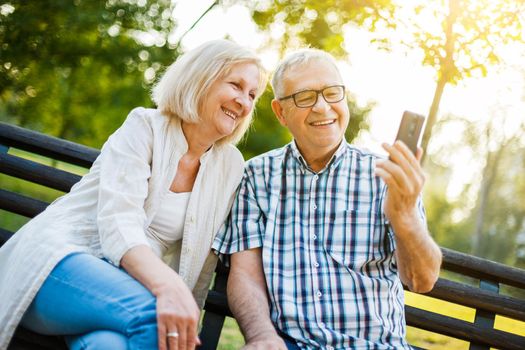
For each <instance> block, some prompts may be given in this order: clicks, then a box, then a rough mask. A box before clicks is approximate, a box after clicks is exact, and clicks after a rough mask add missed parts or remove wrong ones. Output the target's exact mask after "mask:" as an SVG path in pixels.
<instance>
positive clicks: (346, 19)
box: [243, 0, 395, 56]
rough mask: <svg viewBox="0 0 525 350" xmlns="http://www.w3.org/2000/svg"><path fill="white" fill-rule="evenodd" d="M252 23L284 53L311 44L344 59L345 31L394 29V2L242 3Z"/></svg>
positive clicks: (313, 0)
mask: <svg viewBox="0 0 525 350" xmlns="http://www.w3.org/2000/svg"><path fill="white" fill-rule="evenodd" d="M243 3H244V4H245V5H246V6H248V7H250V8H251V10H252V14H253V20H254V21H255V23H256V24H257V25H258V26H259V28H260V29H261V30H264V31H267V32H269V33H271V34H272V35H269V36H268V43H267V44H268V45H272V46H275V45H277V46H278V48H279V49H280V51H281V52H284V51H285V50H286V49H290V48H295V47H298V46H302V45H304V44H308V45H310V46H311V47H315V48H318V49H322V50H326V51H328V52H330V53H331V54H333V55H334V56H344V55H346V52H345V50H344V48H343V42H344V29H345V27H346V26H347V25H349V24H353V25H357V26H359V27H363V28H366V29H370V30H372V31H373V30H375V29H376V28H377V27H381V28H395V21H394V16H393V13H394V10H395V7H394V4H393V2H392V1H391V0H273V1H243Z"/></svg>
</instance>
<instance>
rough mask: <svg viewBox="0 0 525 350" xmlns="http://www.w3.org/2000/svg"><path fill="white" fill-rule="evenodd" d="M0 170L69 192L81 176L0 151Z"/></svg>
mask: <svg viewBox="0 0 525 350" xmlns="http://www.w3.org/2000/svg"><path fill="white" fill-rule="evenodd" d="M0 172H1V173H3V174H6V175H9V176H13V177H16V178H19V179H23V180H27V181H31V182H33V183H36V184H39V185H43V186H46V187H49V188H53V189H55V190H59V191H62V192H69V190H70V189H71V187H72V186H73V185H74V184H76V183H77V182H78V181H79V180H80V178H81V177H80V176H79V175H75V174H71V173H69V172H67V171H64V170H60V169H56V168H53V167H50V166H47V165H43V164H39V163H35V162H32V161H30V160H27V159H24V158H20V157H17V156H13V155H10V154H5V153H0Z"/></svg>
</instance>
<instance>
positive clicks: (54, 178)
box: [0, 123, 525, 350]
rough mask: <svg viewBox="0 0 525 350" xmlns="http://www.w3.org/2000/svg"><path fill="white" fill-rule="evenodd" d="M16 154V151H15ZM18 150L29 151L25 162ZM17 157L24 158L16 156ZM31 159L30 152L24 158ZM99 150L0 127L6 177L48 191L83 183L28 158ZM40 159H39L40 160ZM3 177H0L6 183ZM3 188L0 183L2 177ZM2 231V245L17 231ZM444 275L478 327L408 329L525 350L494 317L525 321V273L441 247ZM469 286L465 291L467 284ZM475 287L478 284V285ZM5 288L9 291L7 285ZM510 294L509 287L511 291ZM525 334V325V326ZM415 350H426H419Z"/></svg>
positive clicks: (81, 161) (415, 319) (216, 304)
mask: <svg viewBox="0 0 525 350" xmlns="http://www.w3.org/2000/svg"><path fill="white" fill-rule="evenodd" d="M13 150H14V152H13ZM17 150H21V151H26V152H30V153H31V154H30V156H29V157H26V156H23V157H22V156H20V155H19V154H20V153H24V152H19V151H17ZM17 154H18V155H17ZM24 154H25V155H27V153H24ZM98 154H99V151H98V150H96V149H93V148H89V147H85V146H82V145H79V144H76V143H73V142H69V141H65V140H61V139H57V138H54V137H50V136H46V135H43V134H40V133H37V132H34V131H30V130H27V129H23V128H20V127H16V126H12V125H9V124H5V123H0V173H3V174H5V175H8V176H10V177H14V178H18V179H23V180H26V181H30V182H33V183H36V184H40V185H42V186H45V187H48V188H53V189H56V190H59V191H63V192H67V191H69V189H70V188H71V186H72V185H73V184H74V183H76V182H77V181H78V180H79V179H80V176H79V175H76V174H73V173H70V172H68V171H64V170H59V169H57V168H55V167H51V166H49V165H43V164H40V163H38V162H36V161H35V160H32V159H28V158H38V157H41V156H44V157H47V158H50V159H52V160H55V161H60V162H65V163H68V164H73V165H77V166H80V167H83V168H89V167H90V166H91V164H92V163H93V161H94V160H95V158H96V157H97V156H98ZM34 155H37V156H34ZM5 175H0V176H4V177H5ZM0 181H1V178H0ZM47 205H48V203H46V202H44V201H42V200H40V199H37V198H32V197H28V196H26V195H22V194H19V193H15V192H13V191H9V190H7V189H5V186H2V187H1V188H0V209H1V210H4V211H8V212H11V213H15V214H18V215H22V216H25V217H33V216H35V215H37V214H38V213H40V212H41V211H43V210H44V209H45V208H46V206H47ZM2 226H3V223H2V224H1V225H0V244H3V243H4V242H5V241H6V240H8V239H9V237H11V235H12V234H13V232H10V231H9V230H7V229H5V227H2ZM442 250H443V255H444V262H443V267H442V268H443V270H446V271H449V272H448V273H447V272H445V273H444V274H450V275H451V276H452V277H454V276H457V277H458V278H455V279H459V280H460V282H455V281H452V280H449V279H445V278H440V279H439V281H438V282H437V284H436V286H435V287H434V289H433V290H432V291H431V292H430V293H427V295H428V296H430V297H433V298H437V299H440V300H444V301H448V302H452V303H455V304H459V305H463V306H467V307H469V308H472V309H474V310H475V319H474V320H473V322H468V321H463V320H460V319H457V318H453V317H449V316H445V315H442V314H439V313H435V312H430V311H428V310H423V309H419V308H416V307H412V306H406V308H405V312H406V320H407V324H408V325H409V326H413V327H416V328H420V329H424V330H428V331H430V332H434V333H439V334H444V335H447V336H450V337H454V338H458V339H462V340H465V341H468V342H470V349H475V350H481V349H487V350H488V349H490V348H497V349H525V337H524V336H519V335H516V334H512V333H508V332H505V331H502V330H497V329H494V320H495V316H496V315H500V316H505V317H509V318H512V319H515V320H519V321H525V270H521V269H517V268H513V267H509V266H506V265H502V264H499V263H496V262H493V261H490V260H486V259H481V258H477V257H474V256H470V255H467V254H463V253H459V252H456V251H453V250H450V249H446V248H442ZM227 276H228V271H227V269H226V268H225V267H224V266H222V265H219V266H218V267H217V274H216V278H215V280H214V285H213V288H212V290H211V291H210V293H209V295H208V298H207V300H206V305H205V313H204V318H203V326H202V331H201V333H200V337H201V340H202V342H203V345H202V346H201V347H200V348H201V349H206V350H207V349H216V348H217V344H218V341H219V337H220V334H221V330H222V327H223V323H224V319H225V317H226V316H231V312H230V310H229V308H228V305H227V299H226V281H227ZM465 280H467V281H470V283H468V284H466V283H464V282H463V281H465ZM472 281H475V283H472ZM503 285H506V286H511V288H513V290H512V294H515V295H516V296H509V295H504V294H501V293H500V289H501V287H502V286H503ZM2 287H3V288H6V286H2ZM505 288H507V287H505ZM524 328H525V326H524ZM65 348H66V347H65V344H64V341H63V340H62V338H61V337H49V336H41V335H38V334H35V333H33V332H30V331H28V330H26V329H23V328H21V327H19V328H18V330H17V332H16V334H15V337H14V339H13V341H12V342H11V345H10V347H9V349H11V350H15V349H20V350H22V349H54V350H57V349H65ZM415 348H416V349H420V348H418V347H415Z"/></svg>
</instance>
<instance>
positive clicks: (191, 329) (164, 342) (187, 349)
mask: <svg viewBox="0 0 525 350" xmlns="http://www.w3.org/2000/svg"><path fill="white" fill-rule="evenodd" d="M120 264H121V266H122V267H123V268H124V269H125V270H126V271H127V272H128V273H129V274H130V275H131V276H133V277H134V278H135V279H137V280H138V281H139V282H140V283H142V284H143V285H144V286H145V287H146V288H148V290H149V291H150V292H151V293H152V294H153V295H154V296H155V297H156V299H157V328H158V337H159V338H158V342H159V349H160V350H191V349H195V346H196V345H200V341H199V338H198V337H197V326H198V324H199V314H200V311H199V307H198V306H197V303H196V302H195V299H194V298H193V295H192V293H191V291H190V289H189V288H188V286H186V284H185V283H184V281H183V280H182V278H181V277H180V276H179V275H178V274H177V273H176V272H175V271H174V270H173V269H171V268H170V267H169V266H168V265H166V264H165V263H164V262H163V261H162V260H161V259H160V258H159V257H158V256H156V255H155V253H153V251H152V250H151V248H150V247H148V246H145V245H139V246H136V247H133V248H131V249H130V250H129V251H128V252H126V254H124V256H123V257H122V259H121V262H120Z"/></svg>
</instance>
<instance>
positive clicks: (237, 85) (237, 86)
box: [230, 81, 240, 89]
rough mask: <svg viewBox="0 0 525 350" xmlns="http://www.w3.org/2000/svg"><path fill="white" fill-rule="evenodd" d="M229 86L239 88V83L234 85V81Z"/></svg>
mask: <svg viewBox="0 0 525 350" xmlns="http://www.w3.org/2000/svg"><path fill="white" fill-rule="evenodd" d="M230 84H232V85H233V86H235V87H236V88H237V89H238V88H239V87H240V85H239V83H236V82H234V81H231V82H230Z"/></svg>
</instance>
